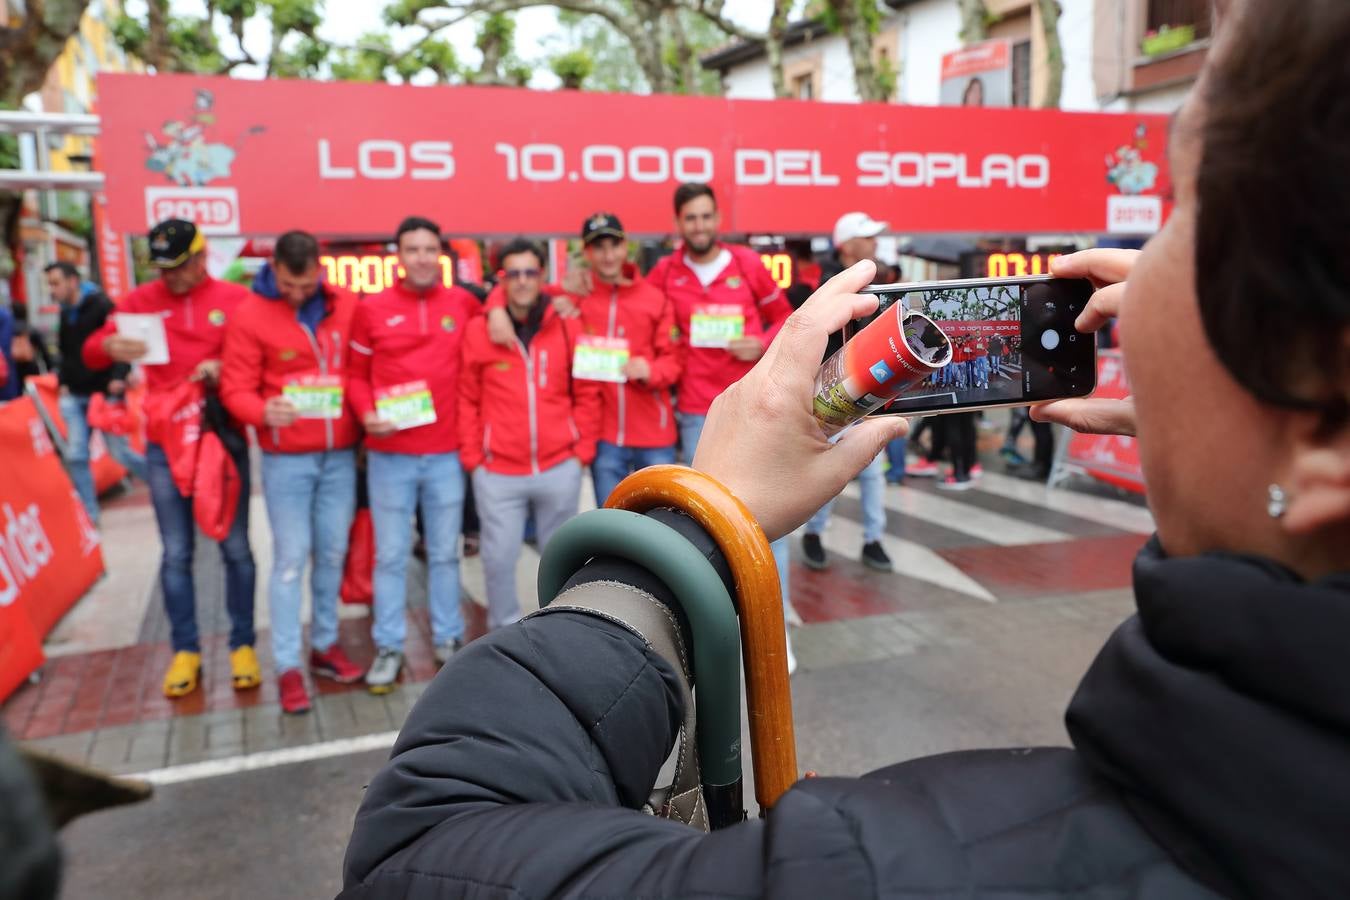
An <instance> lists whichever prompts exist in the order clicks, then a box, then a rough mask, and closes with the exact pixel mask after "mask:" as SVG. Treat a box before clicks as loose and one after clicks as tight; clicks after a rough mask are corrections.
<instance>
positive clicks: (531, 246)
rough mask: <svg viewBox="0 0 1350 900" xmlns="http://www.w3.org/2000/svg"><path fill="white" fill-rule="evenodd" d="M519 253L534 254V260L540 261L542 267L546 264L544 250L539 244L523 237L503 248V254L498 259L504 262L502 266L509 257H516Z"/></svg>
mask: <svg viewBox="0 0 1350 900" xmlns="http://www.w3.org/2000/svg"><path fill="white" fill-rule="evenodd" d="M517 253H533V254H534V258H535V259H537V260H539V265H540V266H543V265H545V264H546V260H545V259H544V248H542V247H540V246H539V245H538V244H536V243H535V242H534V241H532V240H530V239H529V238H523V237H518V238H516V239H515V240H513V241H512V242H511V243H509V244H507V245H506V246H505V247H503V248H502V254H501V256H499V257H498V259H500V260H501V261H502V264H503V265H505V263H506V258H507V257H508V256H515V255H516V254H517Z"/></svg>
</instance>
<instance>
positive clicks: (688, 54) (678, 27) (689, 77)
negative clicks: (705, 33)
mask: <svg viewBox="0 0 1350 900" xmlns="http://www.w3.org/2000/svg"><path fill="white" fill-rule="evenodd" d="M663 18H664V19H665V21H666V27H667V28H668V29H669V30H670V39H671V41H672V42H673V43H674V45H675V73H676V76H677V77H678V79H679V83H678V84H677V85H676V88H677V89H678V90H679V91H680V93H683V94H697V93H698V92H699V90H698V80H699V79H698V73H699V65H698V57H697V56H696V55H695V54H694V48H693V47H691V46H689V35H688V33H687V32H686V31H685V30H684V22H682V21H680V11H679V10H678V9H676V8H675V7H673V6H668V7H666V9H665V11H664V14H663Z"/></svg>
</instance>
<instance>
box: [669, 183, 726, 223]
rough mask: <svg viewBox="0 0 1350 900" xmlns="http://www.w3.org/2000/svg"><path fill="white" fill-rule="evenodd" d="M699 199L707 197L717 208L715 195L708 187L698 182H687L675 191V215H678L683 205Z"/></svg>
mask: <svg viewBox="0 0 1350 900" xmlns="http://www.w3.org/2000/svg"><path fill="white" fill-rule="evenodd" d="M699 197H707V198H708V199H709V200H711V201H712V202H713V206H714V207H716V206H717V195H716V194H714V193H713V189H712V188H710V187H709V186H708V185H706V184H703V183H702V182H698V181H687V182H685V183H684V184H682V185H680V186H679V187H677V188H676V189H675V215H677V216H678V215H679V214H680V210H682V209H684V205H685V204H686V203H688V202H689V201H690V200H697V199H698V198H699Z"/></svg>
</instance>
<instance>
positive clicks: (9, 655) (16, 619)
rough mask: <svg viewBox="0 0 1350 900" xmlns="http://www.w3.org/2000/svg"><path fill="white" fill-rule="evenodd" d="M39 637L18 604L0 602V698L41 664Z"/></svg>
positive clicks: (10, 691)
mask: <svg viewBox="0 0 1350 900" xmlns="http://www.w3.org/2000/svg"><path fill="white" fill-rule="evenodd" d="M42 661H43V654H42V641H41V640H39V639H38V636H37V633H36V632H34V631H33V623H32V622H29V621H28V616H27V615H25V614H24V611H23V610H22V609H20V608H19V606H18V604H15V603H11V604H9V605H8V606H4V605H0V700H4V699H5V698H6V697H8V696H9V695H10V694H11V693H13V692H14V689H15V688H17V687H18V686H19V685H21V684H23V681H24V679H25V678H27V677H28V676H29V674H31V673H32V672H34V671H36V670H37V668H38V666H40V665H42Z"/></svg>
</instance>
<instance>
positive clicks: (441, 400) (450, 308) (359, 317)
mask: <svg viewBox="0 0 1350 900" xmlns="http://www.w3.org/2000/svg"><path fill="white" fill-rule="evenodd" d="M482 312H483V309H482V305H481V304H480V303H479V302H478V298H477V297H475V296H474V295H473V294H470V293H469V292H468V291H466V290H464V289H463V288H459V287H451V288H447V287H445V286H444V285H440V284H438V285H435V286H434V287H431V288H428V289H427V290H425V291H416V290H413V289H411V288H409V287H407V286H405V284H404V282H399V283H398V284H397V285H394V286H393V287H391V288H388V289H386V290H384V291H381V292H380V293H378V294H376V295H375V296H374V297H369V298H367V299H365V300H363V301H361V302H360V303H358V304H356V313H355V314H354V315H353V316H352V339H351V353H349V354H348V356H347V402H348V403H349V404H350V405H351V408H352V412H354V413H355V414H356V420H357V422H358V423H360V422H364V421H365V416H366V413H368V412H371V411H373V410H374V409H375V408H376V397H377V394H378V393H379V392H380V391H382V390H384V389H388V388H392V387H395V386H398V385H406V384H409V383H411V382H416V381H424V382H426V385H427V388H428V389H429V390H430V392H431V400H432V404H433V406H434V407H435V413H436V421H435V422H432V423H430V424H428V425H419V426H416V427H414V428H407V429H404V430H402V431H396V432H394V433H393V434H390V435H386V436H384V437H375V436H374V435H367V436H366V447H367V448H369V449H371V450H379V451H382V452H385V453H417V454H423V453H450V452H453V451H455V450H458V449H459V429H458V428H457V427H456V424H455V420H456V417H457V416H458V397H459V391H458V388H459V361H460V345H461V343H462V342H463V340H464V334H465V329H466V328H467V327H468V325H469V323H470V322H471V321H472V320H473V319H475V318H477V317H478V316H480V315H482Z"/></svg>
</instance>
